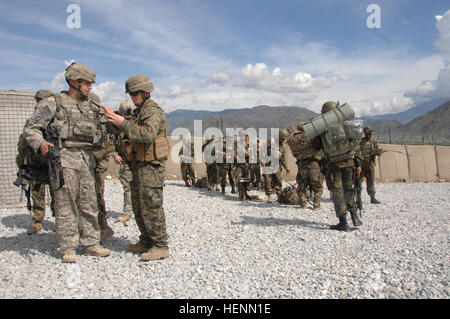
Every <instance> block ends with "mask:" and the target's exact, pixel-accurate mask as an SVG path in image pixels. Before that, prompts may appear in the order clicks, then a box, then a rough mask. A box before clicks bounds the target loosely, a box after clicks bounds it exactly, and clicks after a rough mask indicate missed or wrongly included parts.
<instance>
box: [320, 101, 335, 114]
mask: <svg viewBox="0 0 450 319" xmlns="http://www.w3.org/2000/svg"><path fill="white" fill-rule="evenodd" d="M337 106H338V105H337V103H336V102H333V101H328V102H325V103H323V105H322V110H321V111H320V112H321V113H322V114H325V113H328V112H330V111H331V110H334V109H336V107H337Z"/></svg>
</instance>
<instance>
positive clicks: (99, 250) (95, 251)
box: [83, 245, 111, 257]
mask: <svg viewBox="0 0 450 319" xmlns="http://www.w3.org/2000/svg"><path fill="white" fill-rule="evenodd" d="M83 254H84V255H85V256H97V257H106V256H109V255H110V254H111V251H110V250H109V249H106V248H103V247H102V246H100V245H95V246H93V247H90V248H86V249H85V250H84V252H83Z"/></svg>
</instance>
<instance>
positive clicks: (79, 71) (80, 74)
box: [64, 62, 96, 83]
mask: <svg viewBox="0 0 450 319" xmlns="http://www.w3.org/2000/svg"><path fill="white" fill-rule="evenodd" d="M64 77H65V78H66V81H69V80H76V81H81V80H86V81H88V82H91V83H95V80H96V77H95V73H94V71H92V70H91V69H90V68H89V67H87V66H86V65H84V64H77V63H75V62H73V63H72V64H71V65H69V66H68V67H67V68H66V73H65V74H64Z"/></svg>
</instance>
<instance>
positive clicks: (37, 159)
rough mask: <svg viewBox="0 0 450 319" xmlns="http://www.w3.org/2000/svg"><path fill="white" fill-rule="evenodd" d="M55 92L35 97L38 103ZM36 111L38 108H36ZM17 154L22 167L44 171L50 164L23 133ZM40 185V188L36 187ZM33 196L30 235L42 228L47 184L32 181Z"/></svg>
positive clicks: (19, 164) (53, 199)
mask: <svg viewBox="0 0 450 319" xmlns="http://www.w3.org/2000/svg"><path fill="white" fill-rule="evenodd" d="M52 95H53V92H51V91H49V90H39V91H37V92H36V93H35V94H34V99H35V100H36V104H39V102H40V101H41V100H42V99H44V98H47V97H49V96H52ZM35 111H36V109H35ZM17 152H18V154H17V156H16V164H17V167H18V168H19V169H20V167H21V166H22V165H30V164H31V165H34V166H36V167H42V171H44V170H46V168H47V166H48V164H47V162H46V161H45V160H43V159H42V157H41V156H39V155H37V154H36V153H35V152H34V151H33V150H32V149H31V147H30V146H29V145H28V143H27V142H26V140H25V137H24V136H23V134H21V135H20V136H19V142H18V143H17ZM37 187H39V189H36V188H37ZM30 190H31V197H32V200H33V225H31V227H30V228H29V229H28V230H27V234H28V235H34V234H36V233H38V232H40V231H41V230H42V222H43V221H44V217H45V184H43V183H41V184H40V185H37V184H36V183H35V182H30ZM49 190H50V197H51V202H50V208H51V210H52V213H53V216H55V195H54V192H53V187H51V186H50V185H49Z"/></svg>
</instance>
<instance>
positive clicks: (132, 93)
mask: <svg viewBox="0 0 450 319" xmlns="http://www.w3.org/2000/svg"><path fill="white" fill-rule="evenodd" d="M139 93H141V91H134V92H130V93H128V94H130V96H136V95H138V94H139Z"/></svg>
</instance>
